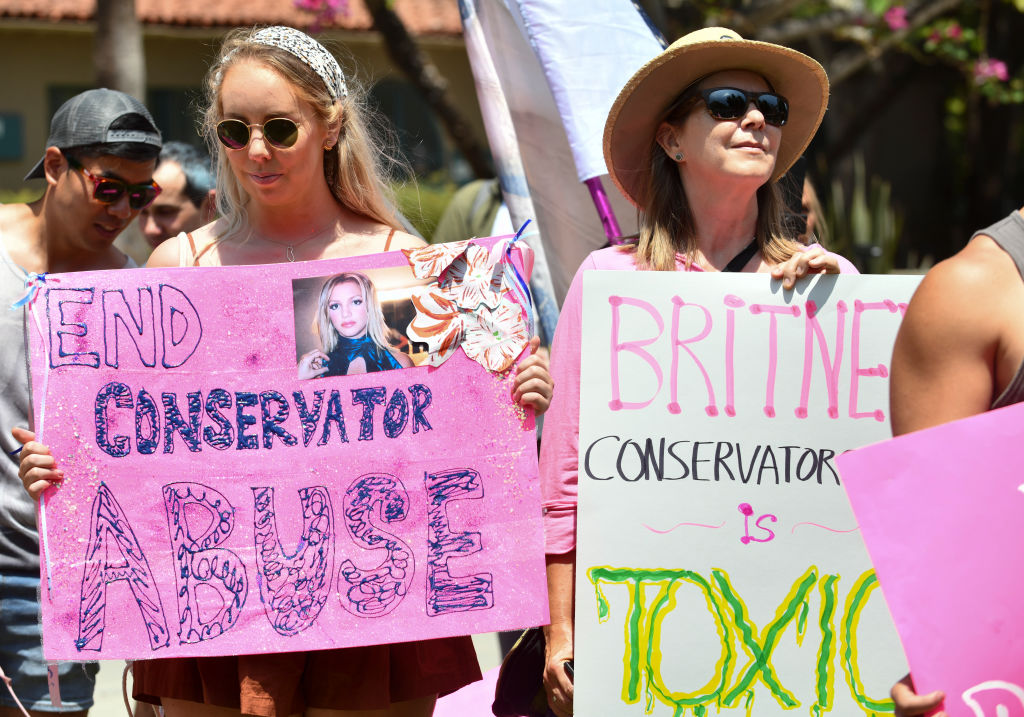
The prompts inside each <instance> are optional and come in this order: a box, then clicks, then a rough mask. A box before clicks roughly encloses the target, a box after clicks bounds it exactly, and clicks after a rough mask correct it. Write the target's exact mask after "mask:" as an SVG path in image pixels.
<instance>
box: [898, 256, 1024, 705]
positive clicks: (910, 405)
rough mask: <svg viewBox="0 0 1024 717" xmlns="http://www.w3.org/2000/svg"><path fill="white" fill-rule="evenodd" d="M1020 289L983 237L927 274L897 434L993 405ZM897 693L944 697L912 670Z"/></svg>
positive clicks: (907, 333) (903, 360) (906, 352)
mask: <svg viewBox="0 0 1024 717" xmlns="http://www.w3.org/2000/svg"><path fill="white" fill-rule="evenodd" d="M1021 291H1022V284H1021V279H1020V276H1019V274H1018V273H1017V271H1016V267H1015V266H1014V265H1013V262H1012V260H1011V259H1010V258H1009V256H1008V255H1006V254H1005V253H1004V252H1003V251H1002V250H1001V249H999V248H998V247H997V246H996V245H995V243H994V242H992V241H991V239H987V238H983V237H982V238H979V239H976V240H974V241H973V242H972V243H971V244H970V245H968V246H967V248H965V249H964V250H963V251H961V252H960V253H959V254H957V255H956V256H954V257H953V258H951V259H948V260H947V261H944V262H942V263H940V264H938V265H937V266H936V267H935V268H933V269H932V270H931V271H930V272H929V273H928V275H927V276H926V277H925V278H924V280H923V281H922V282H921V285H920V286H919V287H918V289H917V291H916V292H915V293H914V297H913V298H912V299H911V301H910V305H909V306H908V307H907V313H906V316H905V317H904V319H903V322H902V323H901V324H900V331H899V334H898V335H897V337H896V344H895V346H894V347H893V356H892V374H891V380H890V384H889V407H890V411H891V414H892V431H893V435H897V436H898V435H902V434H904V433H909V432H911V431H917V430H921V429H924V428H929V427H931V426H935V425H938V424H940V423H946V422H949V421H955V420H958V419H961V418H966V417H968V416H973V415H975V414H978V413H983V412H984V411H987V410H988V409H989V407H990V406H991V405H992V400H993V398H994V396H995V395H996V394H997V392H998V390H1000V389H1001V384H1005V382H1006V381H1008V377H1007V376H1000V370H999V366H1000V358H1002V357H1004V354H1005V348H1004V347H1005V346H1006V344H1007V341H1006V338H1007V334H1006V331H1007V324H1006V317H1007V316H1008V315H1009V316H1013V314H1014V313H1016V311H1017V309H1016V308H1015V306H1019V302H1020V293H1021ZM1007 312H1010V313H1009V314H1008V313H1007ZM1002 363H1004V364H1005V363H1007V362H1006V361H1005V360H1004V361H1003V362H1002ZM1010 363H1013V362H1010ZM1004 373H1005V372H1004ZM891 696H892V699H893V702H894V703H895V705H896V710H895V712H896V716H897V717H911V716H913V715H923V714H926V713H929V712H930V711H931V710H933V709H934V708H936V707H937V706H938V705H939V704H940V703H941V702H942V700H943V699H944V697H945V696H944V695H943V693H942V692H940V691H934V692H931V693H928V694H925V695H918V694H916V693H915V691H914V684H913V681H912V680H911V677H910V675H907V676H905V677H904V678H903V679H902V680H900V681H899V682H897V683H896V684H895V685H894V686H893V688H892V691H891ZM945 714H946V713H945V712H938V713H936V714H935V715H934V717H945Z"/></svg>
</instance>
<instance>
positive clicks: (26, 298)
mask: <svg viewBox="0 0 1024 717" xmlns="http://www.w3.org/2000/svg"><path fill="white" fill-rule="evenodd" d="M45 283H46V272H45V271H44V272H43V273H42V274H37V273H35V272H34V271H30V272H27V273H26V275H25V293H24V294H22V295H21V298H20V299H18V300H17V301H15V302H14V303H13V304H11V310H12V311H13V310H14V309H20V308H21V307H22V306H25V304H31V303H32V302H33V301H35V299H36V294H38V293H39V290H40V289H42V288H43V284H45Z"/></svg>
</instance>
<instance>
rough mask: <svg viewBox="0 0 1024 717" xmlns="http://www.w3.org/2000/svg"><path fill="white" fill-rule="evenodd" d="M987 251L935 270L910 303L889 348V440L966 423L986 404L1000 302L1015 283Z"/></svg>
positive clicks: (992, 250)
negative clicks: (891, 437) (890, 363)
mask: <svg viewBox="0 0 1024 717" xmlns="http://www.w3.org/2000/svg"><path fill="white" fill-rule="evenodd" d="M989 244H991V246H983V245H975V244H973V243H972V245H971V246H970V247H968V248H967V249H965V250H964V251H962V252H961V253H960V254H957V255H956V256H955V257H953V258H952V259H949V260H947V261H944V262H942V263H941V264H938V265H937V266H936V267H935V268H933V269H932V270H931V271H930V272H929V273H928V275H927V276H926V277H925V278H924V280H923V281H922V282H921V285H920V286H919V287H918V289H917V292H916V293H915V294H914V297H913V299H911V301H910V305H909V307H908V308H907V313H906V316H905V317H904V319H903V322H902V324H901V325H900V331H899V334H898V336H897V337H896V344H895V346H894V348H893V357H892V378H891V381H890V398H889V402H890V410H891V413H892V429H893V434H894V435H902V434H904V433H908V432H910V431H917V430H920V429H923V428H928V427H930V426H935V425H938V424H940V423H946V422H948V421H955V420H957V419H961V418H966V417H968V416H973V415H975V414H978V413H982V412H983V411H986V410H988V408H989V406H990V405H991V403H992V399H993V397H994V395H995V387H996V385H997V376H996V361H997V358H998V355H999V352H1000V350H1001V345H1002V343H1003V340H1002V331H1003V315H1004V311H1005V308H1006V299H1005V295H1006V294H1007V293H1010V294H1013V293H1015V292H1014V291H1012V290H1013V289H1018V290H1019V289H1020V286H1021V280H1020V276H1019V275H1017V272H1016V269H1015V267H1014V266H1013V262H1012V260H1010V258H1009V257H1008V256H1007V255H1005V254H1002V251H1001V250H1000V249H998V248H997V247H995V245H994V244H992V243H991V240H989ZM996 252H999V253H996ZM1000 254H1002V256H1000Z"/></svg>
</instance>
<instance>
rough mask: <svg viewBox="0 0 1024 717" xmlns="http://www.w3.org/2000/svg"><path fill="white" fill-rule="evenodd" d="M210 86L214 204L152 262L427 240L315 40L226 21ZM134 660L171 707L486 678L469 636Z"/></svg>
mask: <svg viewBox="0 0 1024 717" xmlns="http://www.w3.org/2000/svg"><path fill="white" fill-rule="evenodd" d="M206 89H207V99H208V103H209V104H208V109H207V112H206V117H205V122H204V128H205V130H206V134H207V137H208V139H209V141H210V144H211V146H212V147H213V148H214V149H215V150H216V152H217V200H218V209H219V212H220V215H221V218H220V219H219V220H218V221H217V222H215V223H213V224H210V225H207V226H205V227H202V228H201V229H199V230H197V231H196V232H193V233H191V234H182V235H179V236H178V237H175V238H173V239H170V240H168V241H166V242H164V243H163V244H162V245H160V247H158V248H157V249H156V251H154V252H153V255H152V257H151V258H150V260H149V266H151V267H172V266H222V265H244V264H272V263H276V262H285V261H299V260H313V259H331V258H340V257H350V256H358V255H362V254H373V253H377V252H385V251H393V250H397V249H406V248H414V247H419V246H422V245H423V242H422V241H421V240H420V239H418V238H416V237H413V236H410V235H409V234H406V233H404V232H402V231H400V230H399V229H398V227H399V223H398V221H397V218H396V217H395V215H394V212H393V211H392V209H391V204H390V203H389V202H388V201H387V196H388V192H387V188H386V185H385V183H384V179H383V176H384V174H383V171H382V168H381V166H380V158H381V157H382V156H383V153H382V152H381V150H380V148H379V147H377V145H376V144H374V142H373V141H372V140H371V138H370V134H369V133H368V131H367V128H366V126H365V122H364V114H363V110H362V106H361V105H362V102H361V99H360V97H359V94H358V93H357V92H355V91H354V88H350V87H349V85H348V82H347V80H346V78H345V76H344V74H343V73H342V70H341V67H340V66H339V65H338V62H337V60H336V59H335V58H334V56H333V55H331V54H330V53H329V52H328V51H327V50H326V49H325V48H324V47H323V46H322V45H320V43H318V42H316V41H315V40H313V39H312V38H310V37H309V36H307V35H305V34H304V33H302V32H299V31H298V30H294V29H292V28H288V27H270V28H265V29H262V30H258V31H251V30H239V31H234V32H232V33H229V35H228V36H227V38H226V39H225V40H224V43H223V45H222V47H221V51H220V56H219V58H218V60H217V62H216V63H215V64H214V66H213V67H212V69H211V70H210V73H209V75H208V78H207V88H206ZM341 323H344V322H343V321H342V322H341ZM357 333H358V332H357ZM536 345H537V340H536V339H534V341H533V350H534V351H535V350H536ZM551 388H552V382H551V378H550V376H549V374H548V372H547V367H546V364H545V361H544V360H543V359H542V358H541V357H539V356H537V355H532V356H530V357H529V358H527V359H525V360H524V361H523V362H522V363H520V364H519V367H518V372H517V378H516V387H515V397H516V399H517V400H518V401H519V402H520V403H521V404H523V405H528V406H531V407H533V409H534V410H535V411H537V412H538V413H541V412H543V411H544V410H545V409H546V408H547V405H548V401H549V400H550V397H551ZM22 454H23V455H22V464H21V476H22V480H23V481H24V483H25V486H26V489H27V490H28V491H29V492H30V493H32V494H33V495H35V496H37V497H38V495H39V494H40V493H41V492H42V491H43V490H44V489H45V488H46V487H47V486H49V485H50V483H51V482H52V481H58V480H60V479H61V478H62V477H63V476H62V474H61V473H60V471H59V469H58V467H57V466H56V465H55V463H54V460H53V458H52V456H50V454H49V451H48V450H47V449H46V447H45V446H42V445H41V444H39V443H35V442H29V443H27V444H26V445H25V449H24V450H23V452H22ZM134 672H135V686H134V693H135V698H136V699H137V700H141V701H143V702H149V703H153V704H162V705H163V708H164V712H165V714H166V715H168V717H227V716H230V715H238V714H240V713H244V714H247V715H248V714H253V715H262V716H265V717H275V716H278V715H281V716H284V715H308V716H309V717H330V716H338V715H349V716H352V717H355V716H370V715H374V716H378V715H379V716H383V715H393V716H396V717H397V716H402V717H405V716H408V717H414V716H423V717H425V716H426V715H430V714H431V713H432V711H433V705H434V702H435V700H436V698H437V696H438V694H445V693H448V692H452V691H454V690H456V689H458V688H460V687H462V686H463V685H465V684H468V683H469V682H472V681H474V680H476V679H479V678H480V670H479V667H478V665H477V662H476V655H475V652H474V649H473V644H472V642H471V640H470V639H469V638H468V637H455V638H444V639H438V640H427V641H419V642H407V643H397V644H391V645H377V646H370V647H357V648H347V649H336V650H323V651H317V652H309V653H305V652H294V653H280V654H261V655H240V656H226V657H206V658H174V659H163V660H143V661H138V662H136V663H135V670H134Z"/></svg>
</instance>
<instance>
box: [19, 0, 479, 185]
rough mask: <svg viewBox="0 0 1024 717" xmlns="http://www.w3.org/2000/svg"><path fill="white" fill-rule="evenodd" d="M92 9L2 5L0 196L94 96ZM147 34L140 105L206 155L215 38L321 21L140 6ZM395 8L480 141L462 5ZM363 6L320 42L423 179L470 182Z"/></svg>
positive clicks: (351, 1) (190, 5)
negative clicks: (205, 100) (73, 102)
mask: <svg viewBox="0 0 1024 717" xmlns="http://www.w3.org/2000/svg"><path fill="white" fill-rule="evenodd" d="M95 8H96V0H0V66H2V67H4V68H7V72H6V73H5V77H4V79H3V84H2V87H3V91H2V92H0V189H8V190H17V189H20V188H22V187H24V186H28V185H25V184H24V183H23V181H22V177H23V176H24V175H25V173H26V172H27V171H28V170H29V168H30V167H31V166H32V165H33V164H34V163H35V162H36V160H38V158H39V156H40V155H41V153H42V151H43V146H44V144H45V142H46V136H47V133H48V128H49V119H50V117H51V116H52V114H53V112H54V111H55V110H56V108H57V107H59V106H60V104H61V103H62V102H63V101H64V100H65V99H67V98H68V97H70V96H71V95H73V94H76V93H77V92H80V91H82V90H85V89H88V88H90V87H93V86H95V84H94V83H95V69H94V65H93V36H94V34H95V28H96V23H95ZM135 9H136V14H137V16H138V18H139V20H140V21H141V24H142V32H143V48H144V50H143V51H144V54H145V59H146V82H147V93H146V97H145V98H144V101H145V102H146V104H147V106H148V107H149V108H150V110H151V111H152V113H153V116H154V118H155V119H156V121H157V123H158V125H160V127H161V130H162V131H163V132H164V134H165V136H166V137H167V138H168V139H179V140H183V141H188V142H191V143H194V144H201V140H200V138H199V136H198V133H197V131H196V119H195V118H196V116H197V114H198V108H199V105H200V104H201V99H200V98H201V94H200V87H201V85H202V80H203V76H204V74H205V72H206V68H207V66H208V64H209V62H210V61H211V60H212V58H213V57H214V55H215V53H216V49H217V46H218V43H219V40H220V37H221V36H222V35H223V34H224V33H225V32H226V31H227V30H229V29H231V28H233V27H238V26H252V25H271V24H285V25H291V26H293V27H298V28H300V29H303V30H308V31H311V32H312V30H311V28H314V27H315V20H316V18H315V17H314V16H313V14H312V13H310V12H308V11H305V10H301V9H298V8H296V6H295V4H294V3H293V0H245V2H238V1H233V0H219V1H211V0H135ZM394 9H395V12H396V13H397V14H398V16H399V17H400V18H401V19H402V20H403V22H404V23H405V25H406V27H407V28H408V30H409V31H410V33H411V34H413V35H414V36H416V38H417V40H418V42H419V44H420V46H421V48H422V49H423V50H424V51H425V52H426V54H427V55H428V56H429V57H430V59H431V60H432V61H433V62H434V63H435V65H436V66H437V68H438V69H439V70H440V72H441V74H442V75H443V76H444V77H445V79H446V80H447V81H448V83H449V88H450V91H451V93H452V95H453V97H454V98H455V99H456V101H457V102H458V103H459V104H460V105H461V106H462V107H463V109H464V111H465V113H466V115H467V118H468V119H469V120H470V122H471V123H472V124H473V125H475V128H476V129H477V131H478V134H479V136H480V137H483V124H482V121H481V119H480V115H479V110H478V108H477V104H476V94H475V91H474V88H473V78H472V74H471V72H470V69H469V62H468V60H467V58H466V52H465V46H464V44H463V41H462V28H461V24H460V20H459V11H458V5H457V1H456V0H395V2H394ZM372 25H373V23H372V19H371V17H370V13H369V11H368V9H367V8H366V5H365V3H364V2H363V0H348V3H347V10H346V12H345V13H343V14H341V15H339V16H338V17H337V18H336V21H334V22H333V23H332V24H330V25H329V26H326V27H323V28H321V29H320V30H319V31H318V32H317V33H316V37H317V38H318V39H320V40H321V41H325V42H326V43H327V44H328V45H329V46H331V47H332V49H334V50H335V51H336V53H337V54H338V56H339V59H341V61H342V66H343V67H344V68H345V70H346V72H347V73H349V74H351V73H352V72H353V68H354V71H355V76H356V78H357V80H361V82H362V85H363V86H364V87H366V88H369V89H370V95H371V99H373V100H375V101H376V102H377V104H378V105H379V107H380V109H381V110H382V112H383V113H384V114H385V115H386V116H388V117H389V118H390V119H391V120H392V121H393V124H394V125H395V128H396V130H397V132H398V135H399V137H400V140H401V144H402V149H403V151H404V152H405V154H406V157H407V158H408V159H409V161H410V163H411V164H412V165H413V167H414V168H415V169H416V170H417V172H419V173H427V172H430V171H433V170H435V169H438V168H440V167H442V166H450V165H454V167H455V170H456V175H458V174H459V173H460V172H463V173H464V172H465V169H464V168H460V166H459V163H458V160H457V156H456V154H455V152H454V150H453V148H452V146H451V144H450V142H449V141H448V139H447V137H445V136H444V132H443V129H442V128H441V127H440V126H439V125H438V124H437V122H436V121H434V119H433V117H432V116H431V113H430V112H429V110H427V109H426V105H425V104H424V103H423V101H422V100H421V99H420V98H419V95H418V93H417V92H416V91H415V89H414V88H413V87H412V86H411V85H410V84H409V83H408V82H407V81H406V79H405V77H404V75H402V73H401V72H400V71H399V70H397V69H396V68H395V67H394V66H393V65H392V63H391V62H390V60H389V58H388V56H387V52H386V49H385V47H384V45H383V42H382V39H381V36H380V35H379V33H377V32H375V31H374V30H373V27H372Z"/></svg>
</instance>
